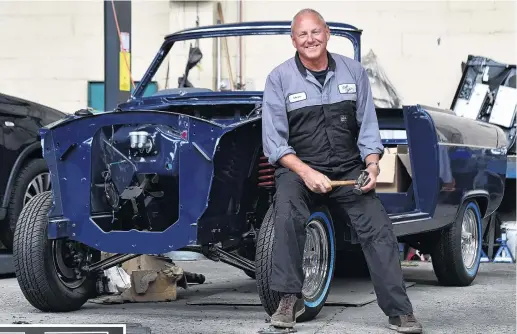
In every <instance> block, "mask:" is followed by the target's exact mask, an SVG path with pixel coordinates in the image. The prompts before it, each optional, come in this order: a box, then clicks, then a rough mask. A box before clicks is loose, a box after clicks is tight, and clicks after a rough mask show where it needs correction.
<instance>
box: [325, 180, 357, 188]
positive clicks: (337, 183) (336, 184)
mask: <svg viewBox="0 0 517 334" xmlns="http://www.w3.org/2000/svg"><path fill="white" fill-rule="evenodd" d="M353 185H355V180H347V181H330V186H332V187H339V186H353Z"/></svg>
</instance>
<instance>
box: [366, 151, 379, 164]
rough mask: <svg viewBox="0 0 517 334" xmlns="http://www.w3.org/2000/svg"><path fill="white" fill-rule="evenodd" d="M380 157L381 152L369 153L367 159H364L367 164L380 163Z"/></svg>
mask: <svg viewBox="0 0 517 334" xmlns="http://www.w3.org/2000/svg"><path fill="white" fill-rule="evenodd" d="M379 157H380V155H379V154H375V153H372V154H368V156H367V157H366V159H364V162H365V163H366V164H367V165H368V164H369V163H370V162H375V163H379Z"/></svg>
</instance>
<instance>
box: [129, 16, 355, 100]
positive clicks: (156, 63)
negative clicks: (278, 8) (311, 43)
mask: <svg viewBox="0 0 517 334" xmlns="http://www.w3.org/2000/svg"><path fill="white" fill-rule="evenodd" d="M327 25H328V27H329V30H330V34H331V35H332V36H339V37H344V38H347V39H348V40H349V41H350V42H351V43H352V46H353V48H354V59H355V60H357V61H359V62H360V61H361V34H362V30H361V29H358V28H356V27H354V26H352V25H350V24H346V23H338V22H327ZM289 34H291V22H290V21H265V22H260V21H259V22H242V23H231V24H218V25H212V26H204V27H196V28H189V29H184V30H181V31H178V32H175V33H172V34H169V35H167V36H165V38H164V42H163V43H162V45H161V46H160V49H159V50H158V52H157V54H156V56H155V57H154V59H153V61H152V62H151V64H150V65H149V67H148V68H147V70H146V72H145V73H144V75H143V76H142V79H141V80H140V82H139V83H138V85H137V86H136V87H135V90H134V91H133V93H132V94H131V97H130V100H134V99H138V98H141V97H142V96H143V93H144V92H145V89H146V88H147V86H148V85H149V83H150V82H151V80H152V78H153V77H154V75H155V74H156V72H157V71H158V68H159V67H160V66H161V64H162V62H163V61H164V59H165V58H166V57H167V55H168V54H169V52H170V50H171V49H172V47H173V46H174V44H175V43H176V42H179V41H187V40H196V39H204V38H221V37H239V36H250V35H289Z"/></svg>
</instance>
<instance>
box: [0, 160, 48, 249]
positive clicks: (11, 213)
mask: <svg viewBox="0 0 517 334" xmlns="http://www.w3.org/2000/svg"><path fill="white" fill-rule="evenodd" d="M44 173H48V167H47V164H46V162H45V160H43V159H34V160H30V161H28V162H27V163H26V164H25V165H24V166H23V167H22V169H21V170H20V173H19V174H18V175H17V176H16V181H15V183H14V187H13V190H12V192H11V194H10V196H11V198H10V201H9V206H8V207H7V217H6V221H5V222H3V223H2V227H1V231H0V240H1V241H2V244H4V246H5V247H6V248H7V249H8V250H9V251H11V250H12V249H13V238H14V230H15V228H16V222H17V221H18V216H19V215H20V212H21V211H22V209H23V206H24V197H25V191H26V190H27V187H28V186H29V183H30V182H31V181H32V180H33V179H34V178H35V177H37V176H38V175H40V174H44ZM47 190H48V189H47Z"/></svg>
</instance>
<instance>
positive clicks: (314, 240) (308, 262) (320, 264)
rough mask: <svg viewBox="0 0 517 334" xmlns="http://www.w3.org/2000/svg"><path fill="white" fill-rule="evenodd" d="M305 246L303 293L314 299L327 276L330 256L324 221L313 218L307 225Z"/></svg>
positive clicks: (306, 296)
mask: <svg viewBox="0 0 517 334" xmlns="http://www.w3.org/2000/svg"><path fill="white" fill-rule="evenodd" d="M306 233H307V236H306V240H305V248H304V251H303V272H304V276H305V279H304V283H303V288H302V294H303V295H304V296H305V298H307V299H314V298H315V297H316V296H317V295H318V293H319V291H320V289H321V287H322V286H323V285H324V284H325V279H326V277H327V271H328V268H327V263H328V258H329V251H328V237H327V233H326V229H325V227H324V226H323V223H322V222H320V221H319V220H311V221H310V222H309V224H308V225H307V227H306Z"/></svg>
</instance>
